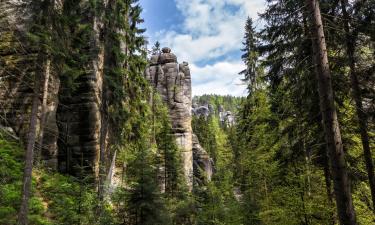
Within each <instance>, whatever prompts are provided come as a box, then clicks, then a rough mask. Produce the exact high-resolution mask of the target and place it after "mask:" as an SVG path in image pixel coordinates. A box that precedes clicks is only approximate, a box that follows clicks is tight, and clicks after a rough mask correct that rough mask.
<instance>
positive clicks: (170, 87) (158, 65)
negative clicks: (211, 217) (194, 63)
mask: <svg viewBox="0 0 375 225" xmlns="http://www.w3.org/2000/svg"><path fill="white" fill-rule="evenodd" d="M145 76H146V79H147V80H149V81H150V83H151V84H152V85H153V86H154V87H155V89H156V90H157V91H158V93H159V94H160V95H161V97H162V99H163V101H164V102H165V103H166V104H167V106H168V108H169V115H170V119H171V122H172V128H173V132H174V135H175V136H176V141H177V145H178V146H179V147H180V149H181V152H182V159H183V168H184V173H185V178H186V181H187V184H188V186H189V187H190V189H191V188H192V185H193V151H192V148H193V143H192V127H191V113H190V109H191V104H192V99H191V76H190V70H189V66H188V63H187V62H183V63H182V64H178V63H177V57H176V56H175V55H174V54H173V53H171V49H170V48H163V49H162V53H161V54H158V55H153V56H151V59H150V64H149V66H148V67H147V68H146V71H145Z"/></svg>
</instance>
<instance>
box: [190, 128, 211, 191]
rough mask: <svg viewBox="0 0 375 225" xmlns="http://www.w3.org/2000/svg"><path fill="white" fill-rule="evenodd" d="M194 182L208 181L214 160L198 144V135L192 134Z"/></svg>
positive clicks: (199, 183)
mask: <svg viewBox="0 0 375 225" xmlns="http://www.w3.org/2000/svg"><path fill="white" fill-rule="evenodd" d="M193 157H194V164H193V168H194V182H195V184H197V185H202V184H204V183H206V182H207V181H210V180H211V178H212V174H213V172H214V162H213V160H212V158H211V157H210V156H209V154H208V153H207V152H206V150H204V149H203V147H202V146H201V145H200V143H199V140H198V137H197V136H196V135H195V134H193Z"/></svg>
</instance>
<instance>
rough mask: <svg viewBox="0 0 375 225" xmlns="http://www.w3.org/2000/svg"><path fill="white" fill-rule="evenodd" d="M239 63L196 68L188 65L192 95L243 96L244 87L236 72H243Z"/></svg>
mask: <svg viewBox="0 0 375 225" xmlns="http://www.w3.org/2000/svg"><path fill="white" fill-rule="evenodd" d="M243 68H244V65H243V63H242V62H241V61H236V62H218V63H215V64H213V65H206V66H204V67H198V66H196V65H194V64H191V65H190V70H191V73H192V79H193V95H202V94H220V95H235V96H244V95H245V94H246V92H245V88H246V86H245V85H244V83H243V82H242V81H241V79H240V78H241V77H240V76H239V75H238V71H241V70H243Z"/></svg>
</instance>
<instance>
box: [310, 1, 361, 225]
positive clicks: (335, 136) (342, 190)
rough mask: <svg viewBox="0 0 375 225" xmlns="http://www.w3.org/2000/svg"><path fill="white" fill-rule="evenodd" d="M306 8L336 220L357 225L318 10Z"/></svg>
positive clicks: (316, 5) (314, 3)
mask: <svg viewBox="0 0 375 225" xmlns="http://www.w3.org/2000/svg"><path fill="white" fill-rule="evenodd" d="M306 5H307V7H308V10H309V13H310V15H309V17H310V21H311V33H312V36H313V37H314V39H313V43H312V46H313V49H314V54H315V58H314V60H315V63H316V75H317V79H318V87H319V96H320V107H321V109H320V110H321V113H322V119H323V127H324V131H325V139H326V143H327V150H328V153H329V157H330V161H331V170H332V177H333V184H334V190H335V198H336V205H337V211H338V216H339V220H340V223H341V224H351V225H354V224H357V222H356V216H355V211H354V206H353V201H352V196H351V189H350V182H349V178H348V173H347V168H346V161H345V158H344V150H343V144H342V140H341V134H340V127H339V123H338V119H337V112H336V109H335V105H334V100H333V90H332V81H331V74H330V68H329V63H328V55H327V46H326V42H325V37H324V28H323V23H322V18H321V14H320V7H319V3H318V1H316V0H307V1H306Z"/></svg>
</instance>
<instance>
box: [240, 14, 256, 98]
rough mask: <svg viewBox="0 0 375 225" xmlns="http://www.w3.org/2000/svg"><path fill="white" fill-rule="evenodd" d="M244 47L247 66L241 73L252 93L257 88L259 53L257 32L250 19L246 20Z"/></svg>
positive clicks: (243, 58)
mask: <svg viewBox="0 0 375 225" xmlns="http://www.w3.org/2000/svg"><path fill="white" fill-rule="evenodd" d="M243 45H244V48H243V49H242V51H243V55H242V56H241V58H242V60H243V62H244V63H245V65H246V69H244V70H243V71H241V72H240V75H243V76H244V77H243V81H245V82H247V89H248V91H249V92H251V91H253V90H254V89H255V88H256V79H257V69H256V67H257V61H258V52H257V37H256V32H255V30H254V27H253V20H252V19H251V18H250V17H248V18H247V20H246V25H245V36H244V42H243Z"/></svg>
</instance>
